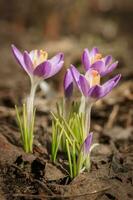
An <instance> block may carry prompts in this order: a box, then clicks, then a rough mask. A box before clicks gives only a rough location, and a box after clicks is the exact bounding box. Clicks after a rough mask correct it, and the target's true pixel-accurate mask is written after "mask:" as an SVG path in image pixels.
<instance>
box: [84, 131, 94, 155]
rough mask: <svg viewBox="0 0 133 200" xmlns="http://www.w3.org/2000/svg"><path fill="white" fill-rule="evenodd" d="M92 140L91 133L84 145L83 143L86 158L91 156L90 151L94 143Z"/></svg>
mask: <svg viewBox="0 0 133 200" xmlns="http://www.w3.org/2000/svg"><path fill="white" fill-rule="evenodd" d="M92 139H93V133H92V132H91V133H89V134H88V136H87V137H86V139H85V141H84V143H83V153H84V156H87V155H88V154H89V151H90V147H91V143H92Z"/></svg>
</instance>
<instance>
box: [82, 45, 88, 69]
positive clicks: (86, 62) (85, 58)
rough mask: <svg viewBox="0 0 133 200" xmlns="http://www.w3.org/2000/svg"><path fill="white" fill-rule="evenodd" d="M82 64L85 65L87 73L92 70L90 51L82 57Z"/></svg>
mask: <svg viewBox="0 0 133 200" xmlns="http://www.w3.org/2000/svg"><path fill="white" fill-rule="evenodd" d="M82 63H83V65H84V68H85V71H87V70H89V68H90V57H89V51H88V49H85V50H84V52H83V55H82Z"/></svg>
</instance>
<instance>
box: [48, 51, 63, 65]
mask: <svg viewBox="0 0 133 200" xmlns="http://www.w3.org/2000/svg"><path fill="white" fill-rule="evenodd" d="M49 61H50V62H51V64H52V65H53V66H55V67H56V65H58V64H59V63H60V62H62V61H64V54H63V53H58V54H57V55H56V56H54V57H53V58H51V59H50V60H49Z"/></svg>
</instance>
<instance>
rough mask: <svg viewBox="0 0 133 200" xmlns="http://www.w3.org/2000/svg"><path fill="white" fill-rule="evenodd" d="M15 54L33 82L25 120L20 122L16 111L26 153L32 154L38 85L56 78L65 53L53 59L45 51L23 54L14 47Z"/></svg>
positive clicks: (25, 52) (25, 110) (25, 111)
mask: <svg viewBox="0 0 133 200" xmlns="http://www.w3.org/2000/svg"><path fill="white" fill-rule="evenodd" d="M12 51H13V54H14V56H15V58H16V60H17V61H18V63H19V64H20V66H21V67H22V68H23V69H24V70H25V71H26V72H27V74H28V75H29V77H30V80H31V90H30V94H29V96H28V97H27V102H26V106H25V104H24V105H23V118H22V120H20V119H21V118H20V116H19V113H18V109H16V112H17V116H18V121H19V126H20V127H21V130H20V131H21V135H22V138H23V146H24V150H25V151H26V152H32V146H33V138H34V136H33V127H34V120H35V108H34V97H35V92H36V88H37V86H38V84H40V83H41V81H42V80H44V79H47V78H50V77H52V76H54V75H55V74H56V73H58V72H59V71H60V69H61V68H62V66H63V63H64V55H63V53H58V54H57V55H56V56H54V57H53V58H51V59H48V54H47V52H46V51H43V50H32V51H31V52H27V51H24V52H23V53H21V52H20V51H19V50H18V49H17V48H16V47H15V46H14V45H12Z"/></svg>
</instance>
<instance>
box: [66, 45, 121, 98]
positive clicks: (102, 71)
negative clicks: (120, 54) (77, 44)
mask: <svg viewBox="0 0 133 200" xmlns="http://www.w3.org/2000/svg"><path fill="white" fill-rule="evenodd" d="M82 63H83V65H84V68H85V74H84V75H83V74H80V73H79V71H78V70H77V69H76V67H74V66H73V65H71V67H70V69H69V70H70V71H71V74H70V71H69V72H68V71H67V73H66V77H67V78H65V81H64V89H65V93H66V94H68V93H69V92H70V90H71V88H72V86H73V83H74V82H75V83H76V85H77V87H78V89H79V90H80V92H81V93H82V95H83V96H85V97H86V98H87V97H89V98H91V99H93V100H98V99H100V98H102V97H104V96H106V95H107V94H108V93H109V92H110V91H111V90H112V89H113V88H114V87H115V86H116V85H117V84H118V82H119V80H120V78H121V75H120V74H118V75H116V76H115V77H114V78H112V79H110V80H109V81H107V82H106V83H104V84H102V85H101V84H100V79H101V77H102V76H105V75H106V74H108V73H110V72H112V70H113V69H115V68H116V66H117V64H118V62H117V61H116V62H114V63H112V56H110V55H108V56H106V57H104V58H102V55H101V54H100V53H99V50H98V48H96V47H95V48H93V49H92V51H90V52H89V51H88V49H85V50H84V52H83V55H82ZM111 63H112V64H111ZM72 77H73V79H72ZM70 86H71V87H70ZM71 91H72V90H71ZM70 94H72V92H71V93H70Z"/></svg>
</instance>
